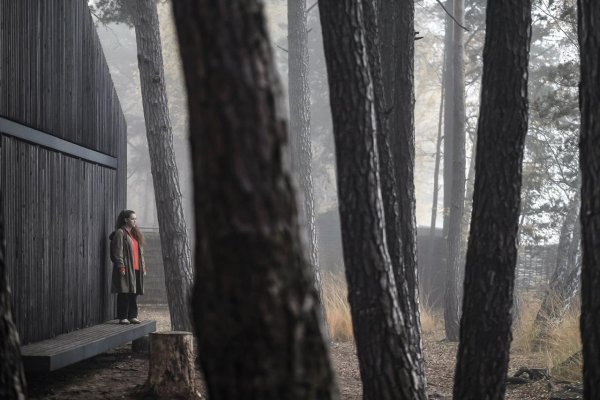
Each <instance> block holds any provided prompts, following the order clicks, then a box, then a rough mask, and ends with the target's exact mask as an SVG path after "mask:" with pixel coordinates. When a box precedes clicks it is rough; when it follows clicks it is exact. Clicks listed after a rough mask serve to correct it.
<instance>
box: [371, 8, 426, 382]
mask: <svg viewBox="0 0 600 400" xmlns="http://www.w3.org/2000/svg"><path fill="white" fill-rule="evenodd" d="M405 3H410V4H412V2H397V1H394V0H392V1H388V0H363V1H362V5H363V14H364V21H365V35H366V44H367V52H368V63H369V69H370V72H371V77H372V81H373V88H374V105H375V118H376V129H377V134H376V140H377V151H378V155H379V173H380V185H381V193H382V200H383V210H384V221H385V234H386V244H387V248H388V252H389V254H390V258H391V263H392V271H393V272H394V279H395V280H396V286H397V288H398V300H399V306H400V312H401V313H402V314H403V315H405V316H406V318H405V320H404V322H405V325H406V329H407V332H409V333H410V335H411V336H410V340H411V342H410V348H411V350H412V352H413V354H412V357H413V358H414V360H415V363H414V365H415V367H416V368H417V370H418V374H419V376H424V367H423V358H422V349H421V347H422V346H421V321H420V318H419V301H418V284H417V272H416V269H417V264H416V250H415V245H416V236H415V235H416V223H415V220H414V218H409V215H410V214H411V213H412V215H413V217H414V206H415V204H414V201H413V200H414V182H413V174H412V172H410V173H409V174H408V171H412V170H413V166H414V157H413V155H414V135H412V134H413V132H412V131H411V129H410V126H408V127H403V128H402V129H398V126H396V125H397V123H398V121H403V123H404V124H408V123H411V122H412V121H413V119H412V115H413V112H414V110H413V107H412V104H413V103H412V101H411V100H409V98H410V96H408V97H407V96H399V95H396V93H398V92H401V93H405V92H408V93H409V95H410V94H411V93H412V79H409V78H407V77H404V79H398V78H397V77H396V76H395V75H394V73H391V74H390V70H394V71H395V68H394V66H398V68H399V70H400V71H403V72H404V73H405V74H409V75H410V76H411V77H412V76H413V70H412V68H408V64H411V63H412V60H413V53H412V51H408V50H406V49H404V47H403V45H406V44H407V43H405V42H402V43H400V45H399V42H401V41H400V40H398V38H399V37H401V38H403V39H404V38H405V36H407V35H406V32H404V28H403V27H404V22H407V21H402V20H401V19H399V16H403V18H405V19H410V22H411V23H407V24H406V25H407V27H408V29H409V31H410V36H409V40H410V41H409V43H408V45H409V46H408V47H411V48H412V45H413V43H414V31H413V24H412V22H413V19H414V15H413V14H411V12H412V11H413V9H412V7H408V8H409V10H406V9H404V8H403V7H402V6H401V5H402V4H405ZM384 15H385V18H384ZM379 25H380V26H381V28H382V31H384V32H385V33H386V35H385V36H384V35H382V34H380V30H379ZM383 48H385V49H386V51H387V50H390V52H391V53H392V54H396V55H397V56H396V57H393V58H392V59H388V58H387V57H386V58H385V60H386V62H387V63H390V64H391V67H390V66H389V65H388V68H387V69H386V75H385V77H386V80H385V81H384V74H383V68H382V59H383V58H384V57H383V51H382V49H383ZM404 58H408V60H405V59H404ZM409 61H410V62H409ZM411 65H412V64H411ZM386 92H389V93H388V94H387V95H386ZM386 99H388V100H386ZM388 101H389V102H388ZM397 102H400V105H399V106H398V105H396V103H397ZM402 102H404V103H402ZM392 105H394V106H392ZM388 110H391V115H394V117H393V118H388V114H389V113H390V111H388ZM398 113H408V114H410V115H407V116H403V117H402V118H401V117H399V116H398V115H397V114H398ZM392 122H393V123H395V125H394V129H395V130H392V128H391V123H392ZM401 135H404V136H401ZM392 143H395V146H394V147H392ZM407 147H412V148H411V149H407ZM406 174H408V175H409V176H407V175H406ZM400 179H404V181H403V183H404V185H403V189H402V192H401V190H400V185H399V184H398V180H400ZM411 187H412V191H413V193H412V195H411V194H410V193H408V192H409V191H410V190H411ZM411 210H412V211H411ZM420 383H421V384H423V385H425V382H424V380H423V381H422V382H420Z"/></svg>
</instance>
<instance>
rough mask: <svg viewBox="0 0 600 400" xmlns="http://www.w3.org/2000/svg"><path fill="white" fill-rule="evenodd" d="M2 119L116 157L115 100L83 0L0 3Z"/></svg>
mask: <svg viewBox="0 0 600 400" xmlns="http://www.w3.org/2000/svg"><path fill="white" fill-rule="evenodd" d="M0 41H1V42H2V43H0V116H3V117H5V118H8V119H11V120H13V121H15V122H19V123H21V124H23V125H27V126H30V127H33V128H35V129H38V130H40V131H43V132H47V133H50V134H52V135H54V136H58V137H60V138H62V139H65V140H68V141H70V142H73V143H76V144H79V145H82V146H85V147H87V148H90V149H92V150H96V151H99V152H101V153H105V154H108V155H111V156H114V157H116V156H117V152H118V147H119V139H120V137H119V132H118V131H115V129H114V128H115V126H121V125H123V124H124V117H123V113H122V111H121V106H120V103H119V99H118V97H117V94H116V91H115V89H114V86H113V83H112V79H111V77H110V72H109V69H108V65H107V64H106V60H105V58H104V53H103V51H102V46H101V44H100V41H99V39H98V36H97V34H96V29H95V27H94V24H93V21H92V17H91V15H90V12H89V9H88V7H87V2H86V1H84V0H61V1H39V0H20V1H15V0H1V1H0Z"/></svg>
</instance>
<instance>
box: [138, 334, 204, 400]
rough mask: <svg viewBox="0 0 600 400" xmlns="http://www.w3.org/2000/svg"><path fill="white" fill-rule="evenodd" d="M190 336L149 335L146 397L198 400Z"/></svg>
mask: <svg viewBox="0 0 600 400" xmlns="http://www.w3.org/2000/svg"><path fill="white" fill-rule="evenodd" d="M192 339H193V338H192V334H191V333H190V332H178V331H169V332H155V333H151V334H150V360H149V362H148V381H147V382H146V390H147V391H148V394H150V395H152V396H156V397H158V398H159V399H188V400H189V399H200V398H201V397H200V394H199V392H198V391H197V388H196V365H195V363H194V346H193V340H192Z"/></svg>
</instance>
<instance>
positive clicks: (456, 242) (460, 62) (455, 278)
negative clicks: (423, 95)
mask: <svg viewBox="0 0 600 400" xmlns="http://www.w3.org/2000/svg"><path fill="white" fill-rule="evenodd" d="M453 10H454V11H453V15H454V18H455V19H456V20H457V21H458V23H454V22H453V23H452V29H453V31H454V32H453V35H452V53H453V55H454V57H453V64H454V65H453V68H452V73H453V76H452V80H453V82H454V83H453V90H454V96H453V97H454V99H453V102H452V109H450V110H448V111H449V112H451V113H452V115H453V117H452V132H451V133H450V134H451V135H452V159H451V165H450V167H451V181H450V182H451V187H450V190H449V191H450V201H449V205H450V210H449V216H448V258H447V260H448V261H447V269H446V270H447V275H446V293H445V296H444V297H445V302H444V303H445V308H444V316H445V328H446V338H447V339H448V340H452V341H456V340H458V335H459V326H458V319H459V316H460V310H459V306H458V305H459V299H460V287H461V286H462V285H460V283H459V282H460V281H459V277H460V275H461V273H460V270H461V269H462V268H461V265H460V262H461V256H460V254H461V250H462V246H461V242H462V218H463V212H464V204H465V68H464V55H463V53H464V44H463V30H462V28H461V27H460V26H459V25H458V24H459V23H460V24H461V25H464V13H465V12H464V0H454V4H453Z"/></svg>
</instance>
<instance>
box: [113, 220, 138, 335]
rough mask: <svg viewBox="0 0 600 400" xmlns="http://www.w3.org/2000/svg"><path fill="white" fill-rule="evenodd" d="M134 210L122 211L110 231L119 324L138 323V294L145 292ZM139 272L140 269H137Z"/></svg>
mask: <svg viewBox="0 0 600 400" xmlns="http://www.w3.org/2000/svg"><path fill="white" fill-rule="evenodd" d="M136 220H137V217H136V215H135V211H132V210H123V211H121V213H119V216H118V217H117V223H116V226H115V229H116V230H115V231H114V232H113V233H111V234H110V259H111V260H112V262H113V271H112V292H113V293H117V318H118V319H119V323H120V324H125V325H126V324H130V323H131V324H139V323H140V320H139V319H138V318H137V316H138V306H137V296H138V295H140V294H144V275H146V265H145V264H144V236H143V235H142V232H141V231H140V230H139V229H138V227H137V225H136ZM140 271H141V272H140Z"/></svg>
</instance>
